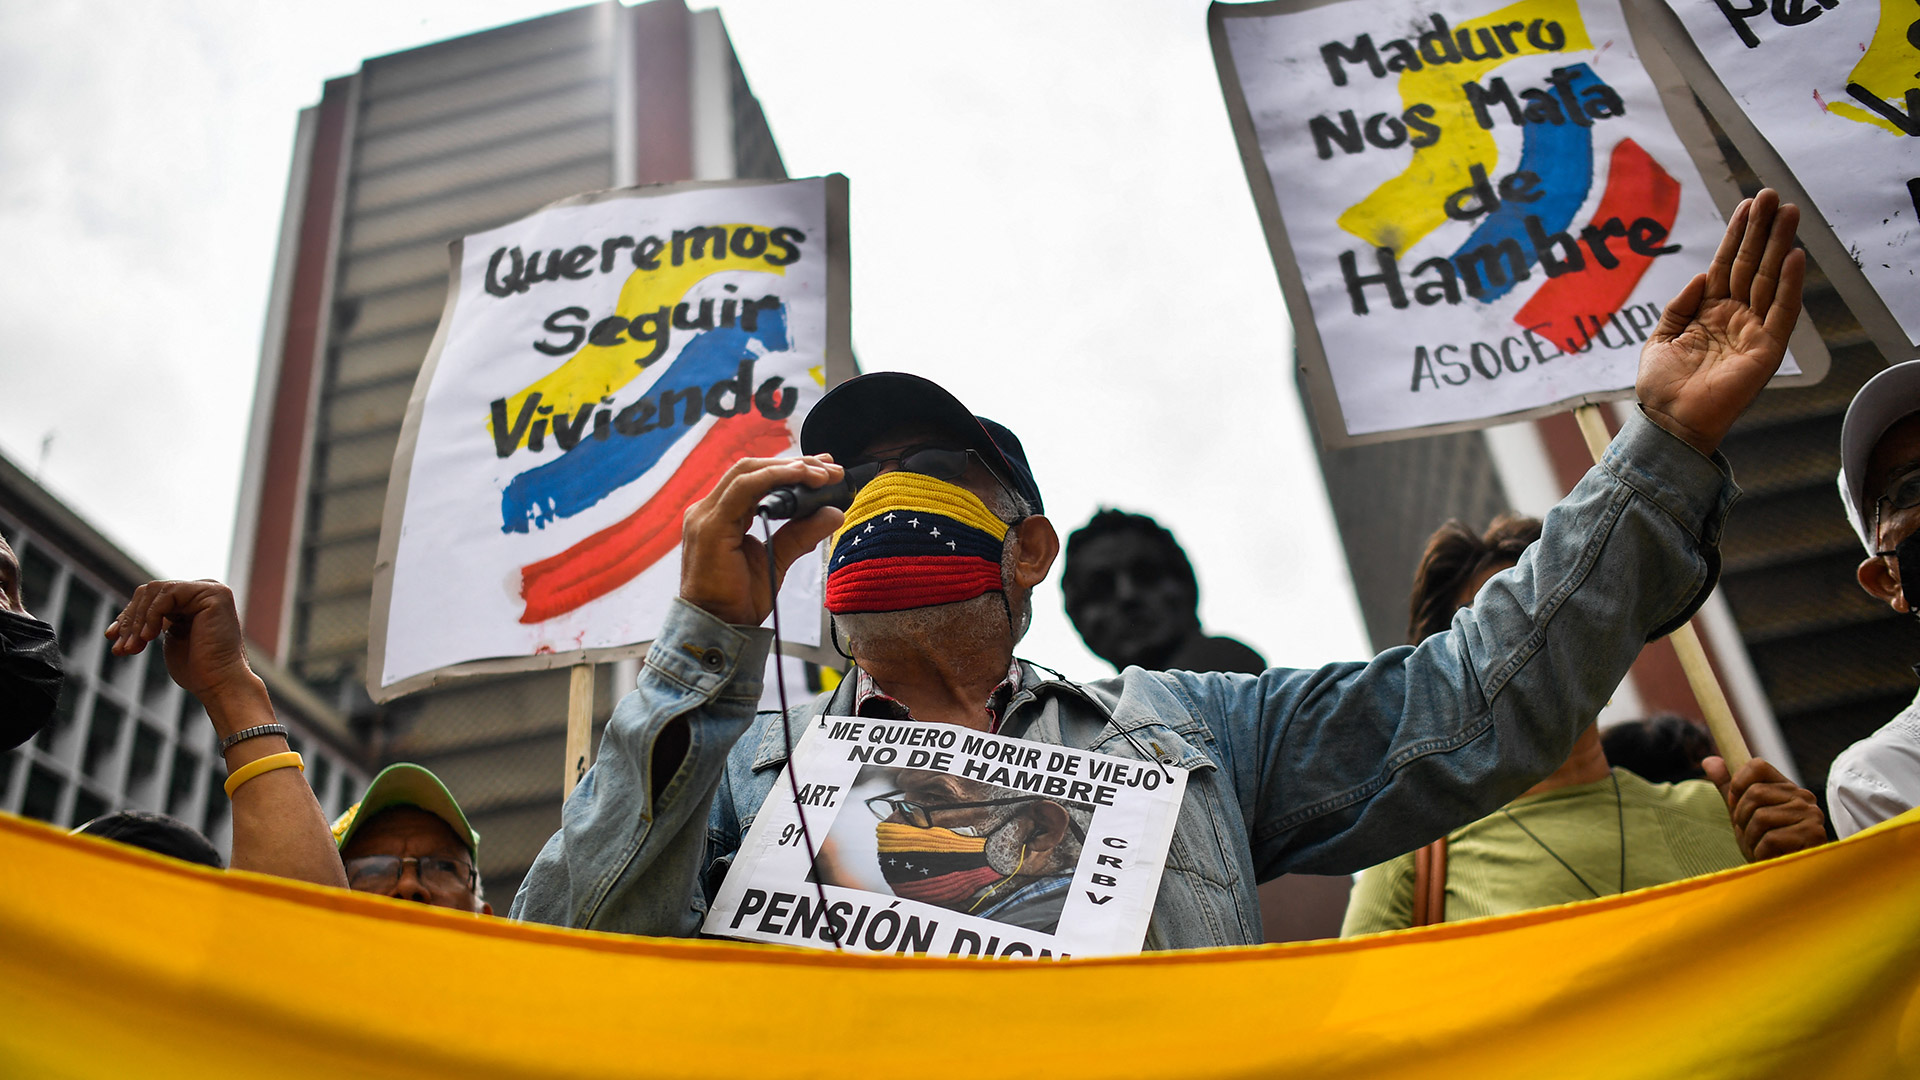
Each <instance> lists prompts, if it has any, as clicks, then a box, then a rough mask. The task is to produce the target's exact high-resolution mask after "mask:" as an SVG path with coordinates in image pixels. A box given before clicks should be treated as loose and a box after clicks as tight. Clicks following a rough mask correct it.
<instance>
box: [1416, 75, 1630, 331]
mask: <svg viewBox="0 0 1920 1080" xmlns="http://www.w3.org/2000/svg"><path fill="white" fill-rule="evenodd" d="M1571 70H1572V72H1573V78H1572V79H1570V80H1569V83H1568V85H1569V86H1571V88H1572V89H1573V92H1574V93H1575V94H1576V95H1577V94H1579V93H1580V92H1581V91H1582V90H1585V89H1587V88H1588V87H1590V86H1600V85H1603V84H1602V83H1601V82H1600V78H1599V76H1597V75H1595V74H1594V73H1593V69H1592V68H1590V67H1588V66H1587V65H1585V64H1574V65H1572V67H1571ZM1520 171H1522V172H1530V173H1532V174H1534V175H1535V176H1538V177H1539V178H1540V188H1539V191H1538V194H1539V198H1537V199H1535V200H1534V201H1532V202H1520V201H1518V200H1515V199H1508V200H1507V201H1505V202H1503V203H1501V204H1500V207H1499V209H1497V210H1495V211H1494V212H1493V213H1491V214H1488V215H1487V216H1486V218H1485V219H1484V220H1482V221H1481V222H1480V224H1479V226H1478V227H1477V228H1475V229H1474V230H1473V235H1472V236H1469V237H1468V238H1467V242H1466V243H1464V244H1461V245H1460V250H1458V251H1456V252H1454V253H1453V256H1452V260H1453V263H1454V265H1455V266H1460V265H1461V256H1462V255H1465V254H1466V253H1467V252H1470V251H1473V250H1475V249H1478V248H1481V247H1484V246H1487V245H1498V244H1501V243H1503V242H1504V241H1507V240H1512V241H1514V242H1515V243H1517V244H1519V245H1520V250H1521V251H1524V252H1528V255H1527V265H1528V266H1531V265H1533V264H1534V263H1536V262H1538V261H1539V258H1540V257H1539V254H1538V253H1537V252H1536V251H1535V250H1534V249H1535V243H1534V240H1533V238H1532V237H1531V236H1529V235H1528V230H1527V224H1526V220H1527V218H1529V217H1533V218H1536V219H1537V220H1538V222H1539V224H1540V227H1541V235H1543V236H1551V235H1552V234H1554V233H1557V232H1563V231H1565V230H1566V227H1567V226H1569V225H1571V224H1573V215H1574V214H1576V213H1578V212H1579V211H1580V204H1582V203H1584V202H1586V201H1587V192H1588V191H1590V190H1592V188H1593V129H1592V128H1590V127H1581V126H1580V125H1579V124H1576V123H1573V122H1572V121H1571V120H1569V121H1568V122H1566V123H1564V124H1528V125H1527V127H1526V133H1525V136H1524V141H1523V142H1522V144H1521V149H1520ZM1496 257H1497V256H1496ZM1519 283H1520V279H1519V278H1517V277H1512V276H1509V277H1508V278H1506V280H1504V281H1502V282H1501V283H1500V284H1498V285H1493V286H1490V287H1482V288H1481V290H1480V292H1479V293H1478V294H1477V295H1476V296H1475V299H1477V300H1479V301H1480V302H1481V303H1483V304H1486V303H1492V302H1493V301H1495V300H1498V299H1500V298H1501V297H1503V296H1505V295H1507V293H1509V292H1512V291H1513V289H1514V287H1515V286H1516V285H1518V284H1519Z"/></svg>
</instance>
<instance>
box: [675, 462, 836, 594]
mask: <svg viewBox="0 0 1920 1080" xmlns="http://www.w3.org/2000/svg"><path fill="white" fill-rule="evenodd" d="M841 476H842V472H841V469H840V466H838V465H836V464H834V462H833V458H832V457H831V456H829V455H826V454H818V455H811V456H808V457H800V458H744V459H742V460H740V461H738V462H735V463H734V465H733V467H732V468H731V469H728V470H727V472H726V475H725V476H722V477H721V478H720V482H719V483H718V484H715V485H714V487H713V490H712V491H711V492H708V493H707V497H706V498H704V499H701V500H700V501H699V502H697V503H694V504H693V505H692V506H689V507H688V508H687V513H686V518H685V520H684V522H683V525H682V528H681V539H680V598H681V599H683V600H685V601H686V602H688V603H689V604H692V605H694V606H695V607H697V608H700V609H701V610H703V611H706V612H707V613H708V614H710V615H712V616H714V617H715V618H718V619H721V620H724V621H726V622H729V623H732V624H734V625H736V626H759V625H760V624H761V623H762V622H763V621H765V619H766V617H767V614H768V613H769V612H771V611H772V610H773V594H774V590H775V589H776V588H778V586H779V582H780V581H784V580H786V576H787V567H789V566H792V565H793V561H794V560H795V559H798V558H799V557H800V556H802V555H804V554H806V553H807V552H809V551H812V550H813V549H814V548H815V547H818V546H819V544H820V541H822V540H824V539H826V538H827V537H828V536H830V535H832V533H833V530H835V529H837V528H839V527H840V522H841V521H842V520H844V518H845V515H843V514H842V513H841V512H840V511H839V510H835V509H833V508H831V507H829V508H827V509H825V510H821V511H819V512H818V513H815V514H813V515H812V516H810V517H805V518H800V519H798V520H795V521H789V522H787V523H786V524H785V525H782V526H781V527H780V529H779V531H777V532H775V533H774V534H773V560H774V574H775V579H776V580H774V581H772V582H769V581H768V580H767V549H766V545H764V544H762V543H761V541H760V538H759V537H757V536H754V535H753V532H752V530H753V522H754V516H755V515H754V511H755V509H757V508H758V507H759V505H760V500H761V499H763V498H765V497H766V495H767V493H768V492H770V491H772V490H773V489H774V488H777V487H780V486H782V485H784V484H805V485H806V486H808V487H821V486H823V485H825V484H831V483H833V482H834V481H836V480H838V479H840V477H841Z"/></svg>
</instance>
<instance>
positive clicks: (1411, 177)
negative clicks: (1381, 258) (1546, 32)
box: [1339, 0, 1593, 255]
mask: <svg viewBox="0 0 1920 1080" xmlns="http://www.w3.org/2000/svg"><path fill="white" fill-rule="evenodd" d="M1535 19H1544V20H1547V21H1549V22H1558V23H1559V24H1560V26H1561V29H1563V30H1565V31H1566V33H1567V43H1566V45H1565V46H1563V47H1562V48H1561V49H1560V50H1559V51H1558V52H1557V53H1548V52H1546V51H1545V50H1542V49H1539V48H1536V47H1535V46H1534V45H1533V44H1532V43H1530V42H1528V41H1527V40H1526V35H1525V34H1524V33H1521V34H1515V35H1514V44H1515V45H1516V46H1519V49H1520V51H1519V52H1518V53H1517V54H1516V53H1507V54H1503V55H1502V56H1501V57H1500V58H1499V59H1495V60H1470V61H1466V62H1463V63H1459V64H1438V65H1434V64H1429V65H1427V66H1425V67H1423V68H1421V69H1420V70H1419V71H1409V72H1404V73H1402V74H1401V76H1400V102H1401V104H1402V106H1413V105H1417V104H1420V103H1421V102H1425V103H1426V104H1428V105H1432V106H1433V108H1434V110H1435V115H1434V117H1433V118H1432V122H1433V123H1435V124H1438V125H1439V126H1440V129H1441V130H1442V131H1444V132H1446V134H1445V135H1443V136H1441V138H1440V141H1439V142H1436V143H1434V144H1433V145H1432V146H1426V147H1422V148H1420V149H1418V150H1415V151H1414V152H1413V161H1412V162H1411V163H1410V164H1408V166H1407V169H1406V171H1405V172H1403V173H1401V174H1400V175H1398V176H1396V177H1394V178H1393V179H1391V180H1389V181H1387V182H1386V183H1384V184H1381V185H1380V186H1379V187H1378V188H1375V189H1374V191H1373V193H1372V194H1370V195H1368V196H1367V197H1366V198H1365V199H1362V200H1360V201H1359V202H1358V203H1355V204H1354V205H1353V206H1351V207H1349V208H1348V209H1347V211H1346V213H1343V214H1341V215H1340V218H1339V221H1340V227H1341V228H1343V229H1345V230H1347V231H1348V232H1350V233H1352V234H1353V235H1355V236H1357V237H1359V238H1360V239H1362V240H1365V241H1366V242H1367V243H1369V244H1371V245H1373V246H1374V247H1385V248H1392V249H1393V253H1394V254H1395V255H1404V254H1405V253H1406V251H1407V249H1408V248H1411V247H1412V246H1413V245H1415V244H1417V243H1419V242H1420V240H1421V238H1422V237H1424V236H1426V235H1427V234H1428V233H1430V232H1432V231H1433V230H1435V229H1437V228H1439V227H1440V226H1441V225H1444V224H1446V221H1447V215H1446V211H1445V210H1443V209H1442V208H1441V204H1442V203H1443V202H1444V201H1445V200H1446V197H1447V196H1448V195H1451V194H1452V193H1454V192H1456V191H1458V190H1460V189H1461V188H1463V187H1466V186H1467V185H1468V184H1470V183H1472V182H1473V179H1472V177H1471V176H1470V175H1469V173H1468V170H1469V169H1470V168H1472V166H1474V165H1476V164H1477V165H1484V166H1486V170H1487V175H1488V176H1489V177H1491V176H1493V175H1494V171H1495V168H1496V166H1497V165H1498V164H1499V158H1500V152H1499V148H1498V147H1496V146H1495V145H1494V142H1493V135H1492V134H1491V133H1489V132H1487V131H1485V130H1483V129H1482V128H1481V127H1480V122H1479V121H1478V120H1476V119H1474V115H1473V106H1472V105H1469V104H1468V103H1467V95H1466V93H1465V92H1464V91H1462V90H1461V89H1460V85H1461V84H1462V83H1465V82H1468V81H1478V80H1479V79H1480V77H1481V76H1482V75H1485V74H1486V73H1488V72H1490V71H1492V70H1493V69H1494V68H1496V67H1499V66H1500V65H1502V64H1504V63H1506V62H1507V61H1508V60H1510V59H1512V58H1513V57H1514V56H1515V55H1518V56H1542V55H1547V56H1552V55H1564V54H1566V53H1571V52H1577V51H1580V50H1583V49H1591V48H1592V47H1593V42H1592V41H1591V40H1590V39H1589V38H1588V37H1587V24H1586V22H1585V20H1583V19H1582V18H1581V17H1580V4H1579V0H1520V2H1519V3H1516V4H1508V5H1507V6H1506V7H1503V8H1501V9H1500V10H1498V11H1496V12H1494V13H1492V14H1491V15H1485V16H1482V17H1481V18H1478V19H1474V20H1472V21H1471V22H1464V23H1461V24H1459V25H1458V26H1457V27H1455V28H1454V29H1456V30H1466V31H1468V32H1469V33H1473V32H1474V31H1477V30H1479V29H1481V28H1482V27H1486V28H1488V29H1491V28H1493V27H1495V26H1500V25H1503V24H1506V23H1513V22H1518V23H1532V22H1533V20H1535ZM1423 28H1425V29H1432V26H1431V24H1424V25H1423ZM1474 45H1475V48H1476V51H1477V50H1478V47H1479V40H1478V36H1477V35H1476V36H1475V41H1474ZM1568 62H1572V58H1571V57H1569V58H1568ZM1522 89H1524V87H1521V86H1515V87H1514V88H1513V92H1514V94H1515V95H1516V96H1517V95H1518V94H1519V93H1520V91H1521V90H1522ZM1505 111H1506V110H1505V108H1504V107H1502V108H1501V113H1502V114H1503V115H1504V113H1505Z"/></svg>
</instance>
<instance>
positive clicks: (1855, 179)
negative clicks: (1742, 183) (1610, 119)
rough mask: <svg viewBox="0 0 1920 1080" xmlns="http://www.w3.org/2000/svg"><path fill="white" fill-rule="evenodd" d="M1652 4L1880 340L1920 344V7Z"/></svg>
mask: <svg viewBox="0 0 1920 1080" xmlns="http://www.w3.org/2000/svg"><path fill="white" fill-rule="evenodd" d="M1643 6H1644V7H1645V8H1646V9H1647V15H1648V17H1649V19H1650V20H1653V21H1654V23H1655V25H1656V26H1658V27H1660V28H1661V29H1663V30H1665V31H1666V33H1667V35H1668V36H1667V37H1665V38H1663V39H1662V40H1663V41H1664V42H1666V43H1667V48H1668V51H1669V52H1671V53H1672V54H1673V56H1674V59H1675V60H1676V61H1677V62H1678V63H1679V64H1680V66H1681V68H1682V70H1683V71H1684V72H1685V73H1686V76H1687V79H1688V81H1689V82H1691V83H1692V84H1693V86H1694V88H1695V89H1696V90H1697V91H1698V93H1699V94H1700V99H1701V101H1703V102H1705V103H1706V105H1707V108H1708V109H1709V110H1711V111H1712V112H1713V114H1714V117H1715V119H1717V120H1719V121H1720V124H1721V126H1722V127H1723V128H1725V129H1726V132H1727V135H1728V137H1729V138H1730V139H1731V140H1732V141H1733V144H1734V145H1735V147H1737V148H1738V149H1739V151H1740V153H1741V155H1742V156H1744V157H1745V158H1746V159H1747V162H1748V163H1749V164H1750V165H1752V166H1753V169H1754V171H1755V172H1756V173H1758V174H1759V176H1760V178H1761V180H1763V181H1765V182H1766V183H1768V184H1771V185H1773V186H1774V187H1777V188H1780V189H1781V191H1782V192H1783V194H1785V195H1786V197H1788V198H1792V199H1795V200H1797V201H1799V202H1800V203H1801V204H1802V205H1803V206H1804V207H1806V209H1807V210H1808V212H1809V213H1808V221H1809V223H1810V225H1811V226H1812V227H1809V226H1807V225H1803V226H1802V227H1801V235H1802V236H1803V237H1804V238H1805V242H1806V245H1807V250H1808V251H1809V253H1811V254H1812V255H1813V257H1814V258H1815V260H1816V261H1818V263H1819V265H1820V268H1821V270H1823V271H1825V272H1826V274H1827V276H1828V278H1829V279H1831V280H1832V282H1833V285H1834V287H1835V288H1836V289H1837V290H1839V292H1840V294H1841V296H1842V298H1844V299H1845V300H1846V302H1847V306H1848V307H1849V308H1850V309H1852V311H1853V313H1854V316H1855V317H1856V318H1857V319H1859V321H1860V324H1861V326H1862V327H1863V328H1864V329H1866V331H1867V332H1868V333H1869V334H1870V335H1871V336H1872V338H1873V340H1874V344H1875V345H1877V346H1878V347H1879V349H1880V351H1881V352H1882V353H1883V354H1884V355H1885V356H1886V358H1887V359H1888V360H1889V361H1899V360H1904V359H1907V358H1909V357H1912V356H1915V355H1920V276H1917V275H1920V6H1916V5H1915V4H1914V3H1913V2H1912V0H1878V2H1862V0H1849V2H1848V3H1845V4H1841V3H1838V2H1837V0H1819V2H1818V3H1813V2H1811V0H1809V2H1806V3H1801V2H1799V0H1794V2H1792V3H1781V2H1776V3H1774V4H1773V5H1772V6H1771V7H1769V6H1768V5H1767V4H1766V3H1765V2H1763V0H1664V3H1662V2H1649V3H1646V4H1644V5H1643ZM1823 219H1824V224H1825V225H1826V226H1827V227H1828V228H1830V229H1831V233H1829V232H1828V229H1823V228H1820V227H1819V225H1820V224H1821V222H1822V220H1823Z"/></svg>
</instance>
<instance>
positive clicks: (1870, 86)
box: [1809, 0, 1920, 136]
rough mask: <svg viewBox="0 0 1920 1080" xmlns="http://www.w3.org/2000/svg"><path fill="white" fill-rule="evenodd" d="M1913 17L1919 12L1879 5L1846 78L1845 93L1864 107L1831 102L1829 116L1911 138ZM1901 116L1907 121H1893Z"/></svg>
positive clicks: (1916, 108)
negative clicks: (1866, 42) (1873, 24)
mask: <svg viewBox="0 0 1920 1080" xmlns="http://www.w3.org/2000/svg"><path fill="white" fill-rule="evenodd" d="M1915 14H1920V13H1917V12H1915V11H1914V9H1913V8H1911V7H1908V6H1905V5H1902V4H1891V3H1886V2H1884V0H1883V2H1882V3H1881V5H1880V25H1879V26H1878V27H1877V28H1875V30H1874V31H1873V43H1872V44H1870V45H1868V46H1867V47H1866V49H1864V50H1863V51H1862V53H1861V56H1860V60H1859V62H1858V63H1856V64H1854V65H1853V70H1852V71H1851V72H1849V73H1848V74H1847V92H1848V93H1849V94H1851V95H1853V97H1854V100H1855V101H1858V102H1859V103H1860V104H1861V105H1866V106H1867V108H1866V109H1863V108H1861V107H1860V105H1856V104H1853V103H1852V102H1846V101H1836V102H1832V103H1830V104H1828V105H1827V106H1826V109H1827V111H1828V112H1830V113H1832V114H1834V115H1835V116H1843V117H1845V118H1847V119H1848V120H1857V121H1859V122H1860V123H1863V124H1872V125H1874V126H1875V127H1879V128H1884V129H1886V130H1887V131H1889V132H1892V133H1893V134H1894V135H1895V136H1902V135H1912V134H1913V131H1912V130H1910V125H1912V124H1913V123H1914V122H1915V121H1920V105H1916V104H1915V96H1916V94H1917V93H1920V91H1916V89H1915V87H1914V81H1913V80H1914V77H1915V73H1916V72H1920V23H1915V22H1912V21H1911V20H1912V19H1913V17H1914V15H1915ZM1809 17H1811V16H1809ZM1856 86H1857V87H1859V88H1860V90H1859V92H1857V93H1856V92H1855V91H1854V89H1853V88H1854V87H1856ZM1862 94H1864V95H1865V96H1864V97H1862V96H1861V95H1862ZM1873 102H1879V105H1878V106H1875V105H1873V104H1872V103H1873ZM1869 109H1871V110H1872V111H1871V112H1869V111H1868V110H1869ZM1903 114H1904V115H1905V116H1906V118H1907V119H1906V120H1905V121H1904V122H1897V118H1898V117H1900V116H1901V115H1903Z"/></svg>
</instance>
